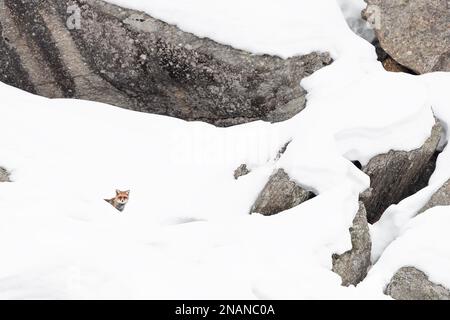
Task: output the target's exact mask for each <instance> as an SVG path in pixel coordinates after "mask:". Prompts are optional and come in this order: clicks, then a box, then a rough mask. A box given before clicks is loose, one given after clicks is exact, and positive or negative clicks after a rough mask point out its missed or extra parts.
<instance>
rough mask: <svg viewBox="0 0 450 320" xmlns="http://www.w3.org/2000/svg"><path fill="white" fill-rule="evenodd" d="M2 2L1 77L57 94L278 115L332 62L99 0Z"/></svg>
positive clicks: (201, 111)
mask: <svg viewBox="0 0 450 320" xmlns="http://www.w3.org/2000/svg"><path fill="white" fill-rule="evenodd" d="M0 6H1V10H0V24H1V26H2V39H3V40H1V41H2V42H0V57H1V58H0V68H2V75H3V79H2V81H5V82H6V83H9V84H11V85H14V86H17V87H19V88H22V89H24V90H27V91H31V92H36V93H37V94H40V95H43V96H46V97H50V98H60V97H65V98H80V99H86V100H93V101H99V102H105V103H109V104H113V105H117V106H120V107H124V108H128V109H132V110H137V111H142V112H150V113H156V114H163V115H168V116H173V117H178V118H182V119H185V120H201V121H206V122H209V123H212V124H215V125H218V126H230V125H235V124H239V123H245V122H249V121H253V120H265V121H272V122H276V121H282V120H286V119H289V118H290V117H292V116H294V115H295V114H297V113H298V112H300V111H301V110H302V109H303V108H304V107H305V103H306V99H305V95H306V92H305V90H304V89H303V88H302V87H301V86H300V85H299V83H300V81H301V80H302V79H303V78H304V77H306V76H309V75H311V74H312V73H313V72H315V71H316V70H318V69H320V68H322V67H324V66H326V65H328V64H330V63H331V58H330V55H329V54H326V53H311V54H308V55H304V56H297V57H293V58H290V59H281V58H279V57H275V56H268V55H254V54H251V53H249V52H245V51H242V50H237V49H234V48H232V47H230V46H226V45H222V44H219V43H216V42H214V41H212V40H210V39H207V38H199V37H196V36H195V35H193V34H190V33H187V32H183V31H181V30H180V29H178V28H177V27H176V26H173V25H169V24H167V23H164V22H162V21H160V20H157V19H154V18H152V17H151V16H149V15H147V14H144V13H141V12H137V11H134V10H129V9H124V8H120V7H118V6H115V5H112V4H108V3H106V2H103V1H100V0H36V1H32V2H30V1H27V0H0ZM5 41H6V42H7V43H6V42H5ZM5 66H6V67H5Z"/></svg>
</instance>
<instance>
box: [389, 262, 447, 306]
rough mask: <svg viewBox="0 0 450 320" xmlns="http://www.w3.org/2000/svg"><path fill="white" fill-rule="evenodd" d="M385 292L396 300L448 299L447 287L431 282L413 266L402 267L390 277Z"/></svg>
mask: <svg viewBox="0 0 450 320" xmlns="http://www.w3.org/2000/svg"><path fill="white" fill-rule="evenodd" d="M385 294H387V295H390V296H391V297H392V298H394V299H397V300H450V291H449V289H447V288H445V287H443V286H441V285H439V284H436V283H433V282H431V281H430V280H429V279H428V276H427V275H426V274H425V273H423V272H422V271H420V270H418V269H416V268H414V267H403V268H401V269H400V270H398V271H397V272H396V273H395V275H394V276H393V277H392V279H391V281H390V283H389V285H388V286H387V287H386V290H385Z"/></svg>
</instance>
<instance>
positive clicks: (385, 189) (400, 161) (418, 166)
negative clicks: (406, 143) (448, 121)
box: [361, 123, 443, 223]
mask: <svg viewBox="0 0 450 320" xmlns="http://www.w3.org/2000/svg"><path fill="white" fill-rule="evenodd" d="M442 130H443V129H442V126H441V124H440V123H437V124H436V125H435V126H434V127H433V130H432V133H431V136H430V137H429V138H428V139H427V140H426V141H425V143H424V145H423V146H422V147H421V148H419V149H416V150H413V151H409V152H407V151H390V152H388V153H386V154H381V155H378V156H376V157H374V158H372V159H371V160H370V161H369V163H368V164H367V165H366V166H364V167H363V168H362V171H364V172H365V173H366V174H367V175H368V176H369V177H370V192H367V193H365V194H364V196H361V200H362V201H363V202H364V205H365V207H366V210H367V220H368V221H369V223H375V222H376V221H378V220H379V219H380V217H381V215H382V214H383V213H384V211H385V210H386V209H387V208H388V207H389V206H390V205H392V204H397V203H398V202H400V201H401V200H403V199H404V198H406V197H408V196H410V195H412V194H414V193H415V192H417V191H418V190H419V189H421V188H423V187H425V186H426V183H427V181H428V179H429V177H430V176H431V174H432V170H429V167H430V161H432V160H433V159H435V158H433V157H434V155H435V153H436V149H437V147H438V145H439V141H440V139H441V133H442ZM424 175H427V176H426V177H424Z"/></svg>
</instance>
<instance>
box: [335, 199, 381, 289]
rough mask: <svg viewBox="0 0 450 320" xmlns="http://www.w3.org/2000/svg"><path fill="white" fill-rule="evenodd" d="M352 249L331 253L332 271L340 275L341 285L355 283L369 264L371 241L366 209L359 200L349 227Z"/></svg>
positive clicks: (365, 273) (358, 281) (359, 279)
mask: <svg viewBox="0 0 450 320" xmlns="http://www.w3.org/2000/svg"><path fill="white" fill-rule="evenodd" d="M350 236H351V239H352V249H350V250H349V251H347V252H344V253H343V254H340V255H338V254H334V255H333V269H332V270H333V271H334V272H335V273H337V274H338V275H340V276H341V278H342V285H343V286H349V285H355V286H356V285H357V284H358V283H360V282H361V281H362V280H364V278H365V277H366V275H367V271H368V270H369V267H370V265H371V261H370V254H371V250H372V241H371V239H370V233H369V225H368V223H367V217H366V209H365V208H364V204H363V203H362V202H361V201H360V203H359V210H358V213H357V214H356V216H355V219H354V220H353V225H352V227H351V228H350Z"/></svg>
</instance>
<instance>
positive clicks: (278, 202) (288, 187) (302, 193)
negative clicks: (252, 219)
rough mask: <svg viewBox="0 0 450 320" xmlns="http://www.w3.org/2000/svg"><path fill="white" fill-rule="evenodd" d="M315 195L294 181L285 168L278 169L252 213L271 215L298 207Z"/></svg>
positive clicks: (261, 193)
mask: <svg viewBox="0 0 450 320" xmlns="http://www.w3.org/2000/svg"><path fill="white" fill-rule="evenodd" d="M313 196H314V194H313V193H312V192H309V191H307V190H305V189H303V188H302V187H300V186H299V185H298V184H297V183H296V182H295V181H292V180H291V179H290V178H289V175H288V174H287V173H286V172H285V171H284V170H283V169H278V170H277V171H276V172H275V173H274V174H272V176H271V177H270V178H269V181H268V182H267V184H266V185H265V187H264V188H263V190H262V191H261V192H260V194H259V196H258V199H257V200H256V201H255V203H254V205H253V207H252V209H251V210H250V213H260V214H262V215H265V216H271V215H274V214H277V213H280V212H282V211H285V210H288V209H291V208H293V207H296V206H298V205H299V204H301V203H303V202H305V201H307V200H309V199H311V198H312V197H313Z"/></svg>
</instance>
